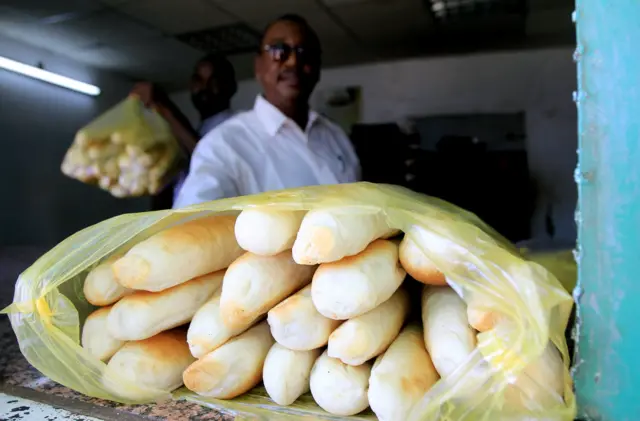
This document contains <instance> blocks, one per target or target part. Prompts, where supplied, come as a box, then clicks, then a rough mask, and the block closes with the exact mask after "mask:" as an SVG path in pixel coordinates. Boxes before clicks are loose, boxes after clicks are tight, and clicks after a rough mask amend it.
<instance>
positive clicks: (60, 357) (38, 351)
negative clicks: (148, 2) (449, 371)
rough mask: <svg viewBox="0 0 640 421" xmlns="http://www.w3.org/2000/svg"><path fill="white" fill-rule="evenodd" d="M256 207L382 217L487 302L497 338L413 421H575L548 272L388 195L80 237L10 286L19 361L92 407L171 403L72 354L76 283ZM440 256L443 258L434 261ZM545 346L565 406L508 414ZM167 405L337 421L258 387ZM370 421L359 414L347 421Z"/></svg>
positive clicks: (560, 310) (148, 218)
mask: <svg viewBox="0 0 640 421" xmlns="http://www.w3.org/2000/svg"><path fill="white" fill-rule="evenodd" d="M252 206H270V207H271V208H272V209H280V210H284V209H289V210H308V209H318V208H328V207H333V208H340V209H341V211H343V212H346V213H350V214H367V213H372V212H383V214H384V215H385V217H386V218H387V221H388V223H389V224H390V225H391V226H392V227H393V228H397V229H400V230H402V231H404V232H405V233H408V234H407V235H412V237H413V239H414V240H415V241H416V242H417V243H418V245H420V247H421V248H423V250H424V252H425V253H426V254H427V256H428V257H429V258H430V259H432V261H433V262H434V263H435V264H436V265H437V267H438V268H439V269H440V270H441V271H443V272H445V274H446V275H447V277H448V278H449V280H450V281H451V282H452V283H453V285H452V286H453V287H454V288H455V289H456V290H457V291H458V293H460V294H461V295H462V296H463V297H465V296H466V295H467V294H468V293H475V294H477V293H481V294H482V296H486V297H490V299H488V300H487V303H488V304H487V305H488V307H489V308H490V309H491V310H495V311H497V312H499V313H501V314H503V315H505V316H506V317H505V318H503V319H501V320H502V321H501V322H500V323H498V324H497V325H496V326H495V328H494V329H492V330H489V331H487V332H483V333H481V334H479V335H478V348H477V350H476V351H475V352H474V353H473V354H472V356H471V358H470V359H469V361H468V362H467V364H465V366H463V367H461V368H460V369H459V370H457V371H456V372H454V374H453V375H451V376H449V377H447V378H445V379H442V380H440V381H439V382H438V383H437V384H436V385H435V386H434V387H433V388H432V389H431V390H430V391H429V392H428V393H427V395H425V397H424V399H423V400H422V401H421V402H420V404H419V405H417V406H416V408H415V410H414V412H413V414H412V419H420V420H447V421H456V420H491V421H493V420H502V419H504V420H525V419H526V420H531V419H536V420H567V421H569V420H573V417H574V415H575V413H576V406H575V400H574V395H573V393H572V387H571V379H570V376H569V371H568V365H569V356H568V352H567V344H566V341H565V338H564V330H565V326H566V324H567V319H568V317H569V313H570V311H571V308H572V304H573V302H572V299H571V296H570V295H569V294H568V293H567V291H566V290H565V289H564V288H563V287H562V285H561V284H560V283H559V282H558V280H557V279H556V278H555V277H554V276H553V275H552V274H551V273H550V272H549V271H547V270H546V269H545V268H544V267H542V266H541V265H539V264H537V263H534V262H530V261H527V260H525V259H524V258H523V257H522V255H521V254H520V252H519V251H518V250H517V249H516V248H515V247H513V246H512V245H510V244H509V243H508V242H507V241H505V240H504V239H502V238H501V237H500V236H499V235H498V234H496V233H495V232H494V231H493V230H491V229H490V228H489V227H487V226H486V225H485V224H484V223H482V222H481V221H480V220H479V219H478V218H477V217H475V216H474V215H472V214H470V213H468V212H465V211H463V210H461V209H458V208H456V207H454V206H452V205H450V204H447V203H444V202H442V201H440V200H437V199H433V198H428V197H426V196H422V195H418V194H416V193H413V192H410V191H408V190H406V189H403V188H399V187H394V186H387V185H373V184H368V183H358V184H350V185H336V186H316V187H307V188H300V189H292V190H286V191H281V192H273V193H265V194H261V195H256V196H246V197H240V198H232V199H224V200H219V201H214V202H210V203H206V204H202V205H198V206H194V207H191V208H187V209H180V210H168V211H160V212H152V213H142V214H133V215H122V216H119V217H116V218H113V219H110V220H108V221H105V222H102V223H100V224H97V225H95V226H92V227H89V228H87V229H85V230H83V231H80V232H78V233H77V234H75V235H73V236H72V237H70V238H68V239H67V240H65V241H63V242H62V243H60V244H59V245H58V246H57V247H55V248H54V249H53V250H51V251H50V252H48V253H47V254H45V255H44V256H43V257H42V258H40V259H39V260H38V261H37V262H36V263H35V264H34V265H33V266H31V267H30V268H29V269H27V270H26V271H25V272H24V273H23V274H21V275H20V277H19V279H18V282H17V285H16V293H15V297H14V304H12V305H11V306H9V307H8V308H7V309H5V312H8V313H10V319H11V323H12V326H13V329H14V331H15V332H16V335H17V337H18V340H19V343H20V349H21V350H22V352H23V354H24V355H25V357H26V358H27V359H28V361H29V362H30V363H31V364H32V365H34V366H35V367H36V368H38V369H39V370H40V371H41V372H42V373H43V374H45V375H47V376H48V377H50V378H51V379H53V380H55V381H57V382H59V383H62V384H64V385H65V386H68V387H70V388H72V389H75V390H77V391H80V392H82V393H85V394H87V395H90V396H95V397H99V398H105V399H111V400H116V401H126V399H123V398H122V397H118V396H115V395H113V394H112V393H110V392H109V391H108V390H109V388H108V387H105V384H106V385H107V386H109V387H110V388H117V390H119V391H120V395H121V396H127V395H130V396H133V395H132V394H131V393H133V392H135V393H136V396H139V395H140V394H144V400H145V401H152V400H157V399H163V398H167V397H168V394H167V393H166V392H163V391H160V390H152V389H144V390H143V389H141V387H140V386H138V385H135V384H129V383H127V382H126V381H124V380H122V379H119V378H116V377H115V376H114V375H113V374H111V373H110V372H109V371H108V370H106V365H105V364H104V363H102V362H100V361H98V360H96V359H95V358H93V357H91V356H90V355H89V354H88V353H87V352H86V351H84V350H83V349H82V348H81V347H80V345H79V336H80V331H81V330H80V329H81V325H82V323H83V321H84V319H85V318H86V316H87V315H88V314H89V313H90V312H91V311H92V309H93V308H92V307H91V306H90V305H89V304H88V303H87V302H86V300H85V299H84V297H83V295H82V285H83V282H84V277H85V276H86V274H87V272H88V270H90V269H92V268H93V267H94V266H96V265H97V264H98V263H99V262H101V261H102V260H104V259H106V258H108V257H109V256H111V255H112V254H114V253H117V252H119V251H121V250H123V249H125V248H126V247H128V246H130V245H131V244H134V243H136V242H138V241H140V240H142V239H144V238H147V237H149V236H150V235H152V234H154V233H157V232H158V231H160V230H162V229H165V228H167V227H169V226H172V225H175V224H178V223H182V222H185V221H186V220H190V219H193V218H198V217H203V216H208V215H211V214H215V213H222V212H225V213H227V212H238V211H240V210H241V209H244V208H247V207H252ZM426 245H428V246H429V247H434V246H435V245H437V247H438V248H439V249H434V248H426V247H425V246H426ZM445 248H446V255H447V258H446V259H445V258H443V257H442V256H443V252H444V251H445V250H444V249H445ZM434 251H437V252H434ZM523 275H525V276H523ZM550 340H551V341H552V342H553V344H555V346H556V347H557V349H558V350H559V351H560V352H561V354H562V357H563V360H564V370H563V375H564V394H563V396H559V395H558V401H557V402H555V404H548V403H545V404H544V406H541V405H542V402H533V403H532V404H531V405H529V406H528V408H527V407H522V408H517V409H516V410H515V411H514V410H513V408H509V406H508V405H505V400H504V391H505V388H509V387H512V386H511V383H512V382H513V381H514V380H515V379H516V378H519V377H518V376H520V375H521V374H522V372H523V369H524V368H525V367H527V366H528V365H529V364H530V363H531V362H532V361H534V360H536V358H537V357H538V356H540V355H541V354H542V353H543V350H544V349H545V348H546V347H547V345H548V344H549V341H550ZM471 377H473V379H474V382H475V384H476V386H478V385H480V386H481V387H477V388H475V389H474V391H473V393H469V391H470V390H471V389H470V388H469V379H471ZM478 380H481V383H480V384H478ZM545 386H546V385H544V384H543V385H539V387H541V388H544V387H545ZM129 392H131V393H129ZM510 393H513V390H512V389H511V392H510ZM174 397H176V398H186V399H189V400H193V401H196V402H200V403H202V404H205V405H209V406H211V407H215V408H221V409H226V410H229V411H231V412H233V413H234V414H235V415H236V416H238V417H239V419H242V418H244V417H246V418H247V419H256V418H257V419H269V420H273V419H283V420H286V419H297V418H304V419H327V420H329V419H341V418H340V417H335V416H330V415H328V414H326V413H325V412H323V411H321V410H320V409H319V408H318V407H317V406H316V405H315V404H313V402H312V400H311V398H310V397H309V396H303V397H302V398H301V399H299V400H298V401H297V402H296V403H295V404H294V405H293V406H291V407H279V406H277V405H275V404H274V403H273V402H272V401H271V400H270V399H268V397H266V395H265V394H264V390H263V389H261V388H257V389H255V390H254V391H252V392H250V393H248V394H246V395H244V396H242V397H240V398H237V399H234V400H232V401H222V400H216V399H208V398H203V397H199V396H196V395H194V394H192V393H190V392H189V391H187V390H184V389H181V390H178V391H176V392H175V393H174ZM374 418H375V417H374V416H373V415H371V413H369V414H367V413H365V414H361V415H358V416H355V417H351V418H350V419H354V420H355V419H374Z"/></svg>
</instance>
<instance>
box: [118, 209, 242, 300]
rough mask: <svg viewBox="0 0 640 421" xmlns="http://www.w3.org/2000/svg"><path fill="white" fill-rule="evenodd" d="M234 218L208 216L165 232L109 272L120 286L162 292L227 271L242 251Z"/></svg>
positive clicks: (147, 241) (132, 249) (137, 246)
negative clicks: (194, 279)
mask: <svg viewBox="0 0 640 421" xmlns="http://www.w3.org/2000/svg"><path fill="white" fill-rule="evenodd" d="M235 222H236V217H235V216H211V217H207V218H201V219H196V220H194V221H189V222H186V223H184V224H182V225H177V226H175V227H172V228H169V229H166V230H164V231H162V232H159V233H158V234H156V235H153V236H151V237H150V238H148V239H146V240H144V241H141V242H140V243H138V244H136V245H135V246H133V247H132V248H131V250H129V251H128V252H127V254H125V256H124V257H122V258H121V259H119V260H118V261H116V262H115V263H114V264H113V266H112V268H113V273H114V274H115V277H116V280H117V281H118V283H120V285H122V286H124V287H127V288H131V289H141V290H145V291H154V292H155V291H162V290H164V289H167V288H170V287H172V286H175V285H179V284H181V283H183V282H187V281H188V280H190V279H193V278H195V277H197V276H201V275H204V274H207V273H211V272H215V271H218V270H220V269H224V268H226V267H228V266H229V265H230V264H231V262H233V261H234V260H235V259H237V258H238V257H239V256H240V255H241V254H242V253H243V251H242V249H241V248H240V246H239V245H238V242H237V241H236V236H235V234H234V232H233V230H234V225H235Z"/></svg>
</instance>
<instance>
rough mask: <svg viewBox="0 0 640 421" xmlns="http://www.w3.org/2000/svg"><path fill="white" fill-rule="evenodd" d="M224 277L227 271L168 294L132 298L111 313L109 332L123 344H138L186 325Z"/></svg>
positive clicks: (143, 294) (128, 297)
mask: <svg viewBox="0 0 640 421" xmlns="http://www.w3.org/2000/svg"><path fill="white" fill-rule="evenodd" d="M223 276H224V271H218V272H214V273H210V274H208V275H204V276H200V277H198V278H195V279H192V280H190V281H189V282H186V283H184V284H181V285H177V286H175V287H172V288H169V289H167V290H164V291H160V292H147V291H137V292H135V293H133V294H131V295H128V296H126V297H124V298H123V299H121V300H120V301H118V302H117V303H116V304H115V305H114V306H113V308H112V310H111V312H110V313H109V318H108V321H107V328H108V330H109V333H110V334H111V335H113V336H114V337H115V338H118V339H120V340H123V341H135V340H142V339H147V338H150V337H152V336H153V335H155V334H157V333H160V332H162V331H163V330H168V329H171V328H174V327H176V326H180V325H182V324H185V323H187V322H189V321H190V320H191V319H192V318H193V315H194V314H195V313H196V311H198V309H199V308H200V307H202V305H203V304H204V303H205V302H206V301H207V300H208V299H209V298H210V297H211V296H212V295H213V293H214V292H215V291H216V290H217V289H218V288H219V287H220V284H221V283H222V279H223Z"/></svg>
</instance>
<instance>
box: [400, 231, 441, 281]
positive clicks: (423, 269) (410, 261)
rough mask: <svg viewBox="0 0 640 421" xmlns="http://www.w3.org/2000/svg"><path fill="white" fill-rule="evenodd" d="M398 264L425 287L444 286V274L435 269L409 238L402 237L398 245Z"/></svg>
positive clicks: (406, 236)
mask: <svg viewBox="0 0 640 421" xmlns="http://www.w3.org/2000/svg"><path fill="white" fill-rule="evenodd" d="M399 255H400V264H402V267H403V268H404V270H406V271H407V273H408V274H409V276H411V277H412V278H413V279H415V280H416V281H418V282H422V283H423V284H427V285H446V284H447V281H446V279H445V277H444V274H443V273H442V272H440V271H439V270H438V268H436V266H435V265H434V264H433V262H432V261H431V260H429V258H428V257H427V256H426V255H425V254H424V252H423V251H422V250H421V249H420V248H419V247H418V245H417V244H416V243H415V242H414V241H413V240H412V239H411V237H409V236H408V235H405V236H404V239H403V240H402V242H401V243H400V251H399Z"/></svg>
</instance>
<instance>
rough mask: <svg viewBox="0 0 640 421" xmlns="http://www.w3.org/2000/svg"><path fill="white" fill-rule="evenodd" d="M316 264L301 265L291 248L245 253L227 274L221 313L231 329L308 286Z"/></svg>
mask: <svg viewBox="0 0 640 421" xmlns="http://www.w3.org/2000/svg"><path fill="white" fill-rule="evenodd" d="M315 269H316V268H315V266H303V265H298V264H297V263H296V262H294V261H293V258H292V257H291V251H283V252H282V253H280V254H278V255H276V256H258V255H257V254H253V253H249V252H247V253H245V254H244V255H242V257H240V258H239V259H238V260H236V261H235V262H233V264H232V265H231V266H229V269H228V270H227V273H226V274H225V276H224V282H223V284H222V296H221V298H220V314H221V315H222V321H223V323H224V324H225V325H226V326H227V327H228V328H229V329H239V328H241V327H242V326H246V325H247V324H250V323H251V322H252V321H254V320H256V319H257V318H258V317H260V316H262V315H263V314H265V313H266V312H267V311H269V310H271V309H272V308H273V307H274V306H275V305H276V304H278V303H279V302H280V301H282V300H283V299H285V298H287V297H288V296H289V295H291V294H292V293H294V292H295V291H297V290H298V289H300V288H302V287H303V286H305V285H307V284H308V283H309V282H310V281H311V277H312V276H313V272H314V271H315Z"/></svg>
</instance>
